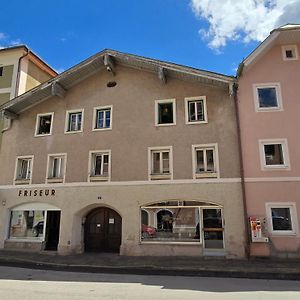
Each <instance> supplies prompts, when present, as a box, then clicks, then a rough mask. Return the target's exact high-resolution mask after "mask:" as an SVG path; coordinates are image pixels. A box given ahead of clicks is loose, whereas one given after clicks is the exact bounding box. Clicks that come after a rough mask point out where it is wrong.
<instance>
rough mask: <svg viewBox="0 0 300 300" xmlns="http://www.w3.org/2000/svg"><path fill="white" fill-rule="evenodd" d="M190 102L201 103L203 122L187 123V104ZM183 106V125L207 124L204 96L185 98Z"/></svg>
mask: <svg viewBox="0 0 300 300" xmlns="http://www.w3.org/2000/svg"><path fill="white" fill-rule="evenodd" d="M191 101H195V102H196V101H202V103H203V115H204V121H198V120H197V121H189V102H191ZM184 104H185V124H206V123H208V119H207V106H206V96H199V97H186V98H184Z"/></svg>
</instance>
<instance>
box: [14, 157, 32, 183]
mask: <svg viewBox="0 0 300 300" xmlns="http://www.w3.org/2000/svg"><path fill="white" fill-rule="evenodd" d="M32 164H33V156H21V157H17V161H16V169H15V184H29V183H31V178H32Z"/></svg>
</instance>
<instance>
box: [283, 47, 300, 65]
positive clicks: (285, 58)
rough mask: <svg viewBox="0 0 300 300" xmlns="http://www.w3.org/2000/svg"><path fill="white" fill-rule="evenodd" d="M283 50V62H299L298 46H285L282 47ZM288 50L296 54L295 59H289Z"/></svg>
mask: <svg viewBox="0 0 300 300" xmlns="http://www.w3.org/2000/svg"><path fill="white" fill-rule="evenodd" d="M281 50H282V58H283V60H285V61H287V60H298V59H299V58H298V47H297V45H284V46H281ZM287 50H291V51H292V52H293V54H294V56H293V57H287V56H286V51H287Z"/></svg>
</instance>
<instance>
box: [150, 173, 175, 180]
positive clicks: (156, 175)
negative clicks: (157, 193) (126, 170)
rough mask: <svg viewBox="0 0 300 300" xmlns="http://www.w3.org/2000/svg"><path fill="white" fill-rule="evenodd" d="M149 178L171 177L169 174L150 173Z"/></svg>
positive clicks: (163, 178) (162, 178)
mask: <svg viewBox="0 0 300 300" xmlns="http://www.w3.org/2000/svg"><path fill="white" fill-rule="evenodd" d="M150 179H151V180H166V179H172V175H171V174H151V175H150Z"/></svg>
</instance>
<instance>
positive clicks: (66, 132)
mask: <svg viewBox="0 0 300 300" xmlns="http://www.w3.org/2000/svg"><path fill="white" fill-rule="evenodd" d="M82 132H83V130H74V131H65V134H74V133H82Z"/></svg>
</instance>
